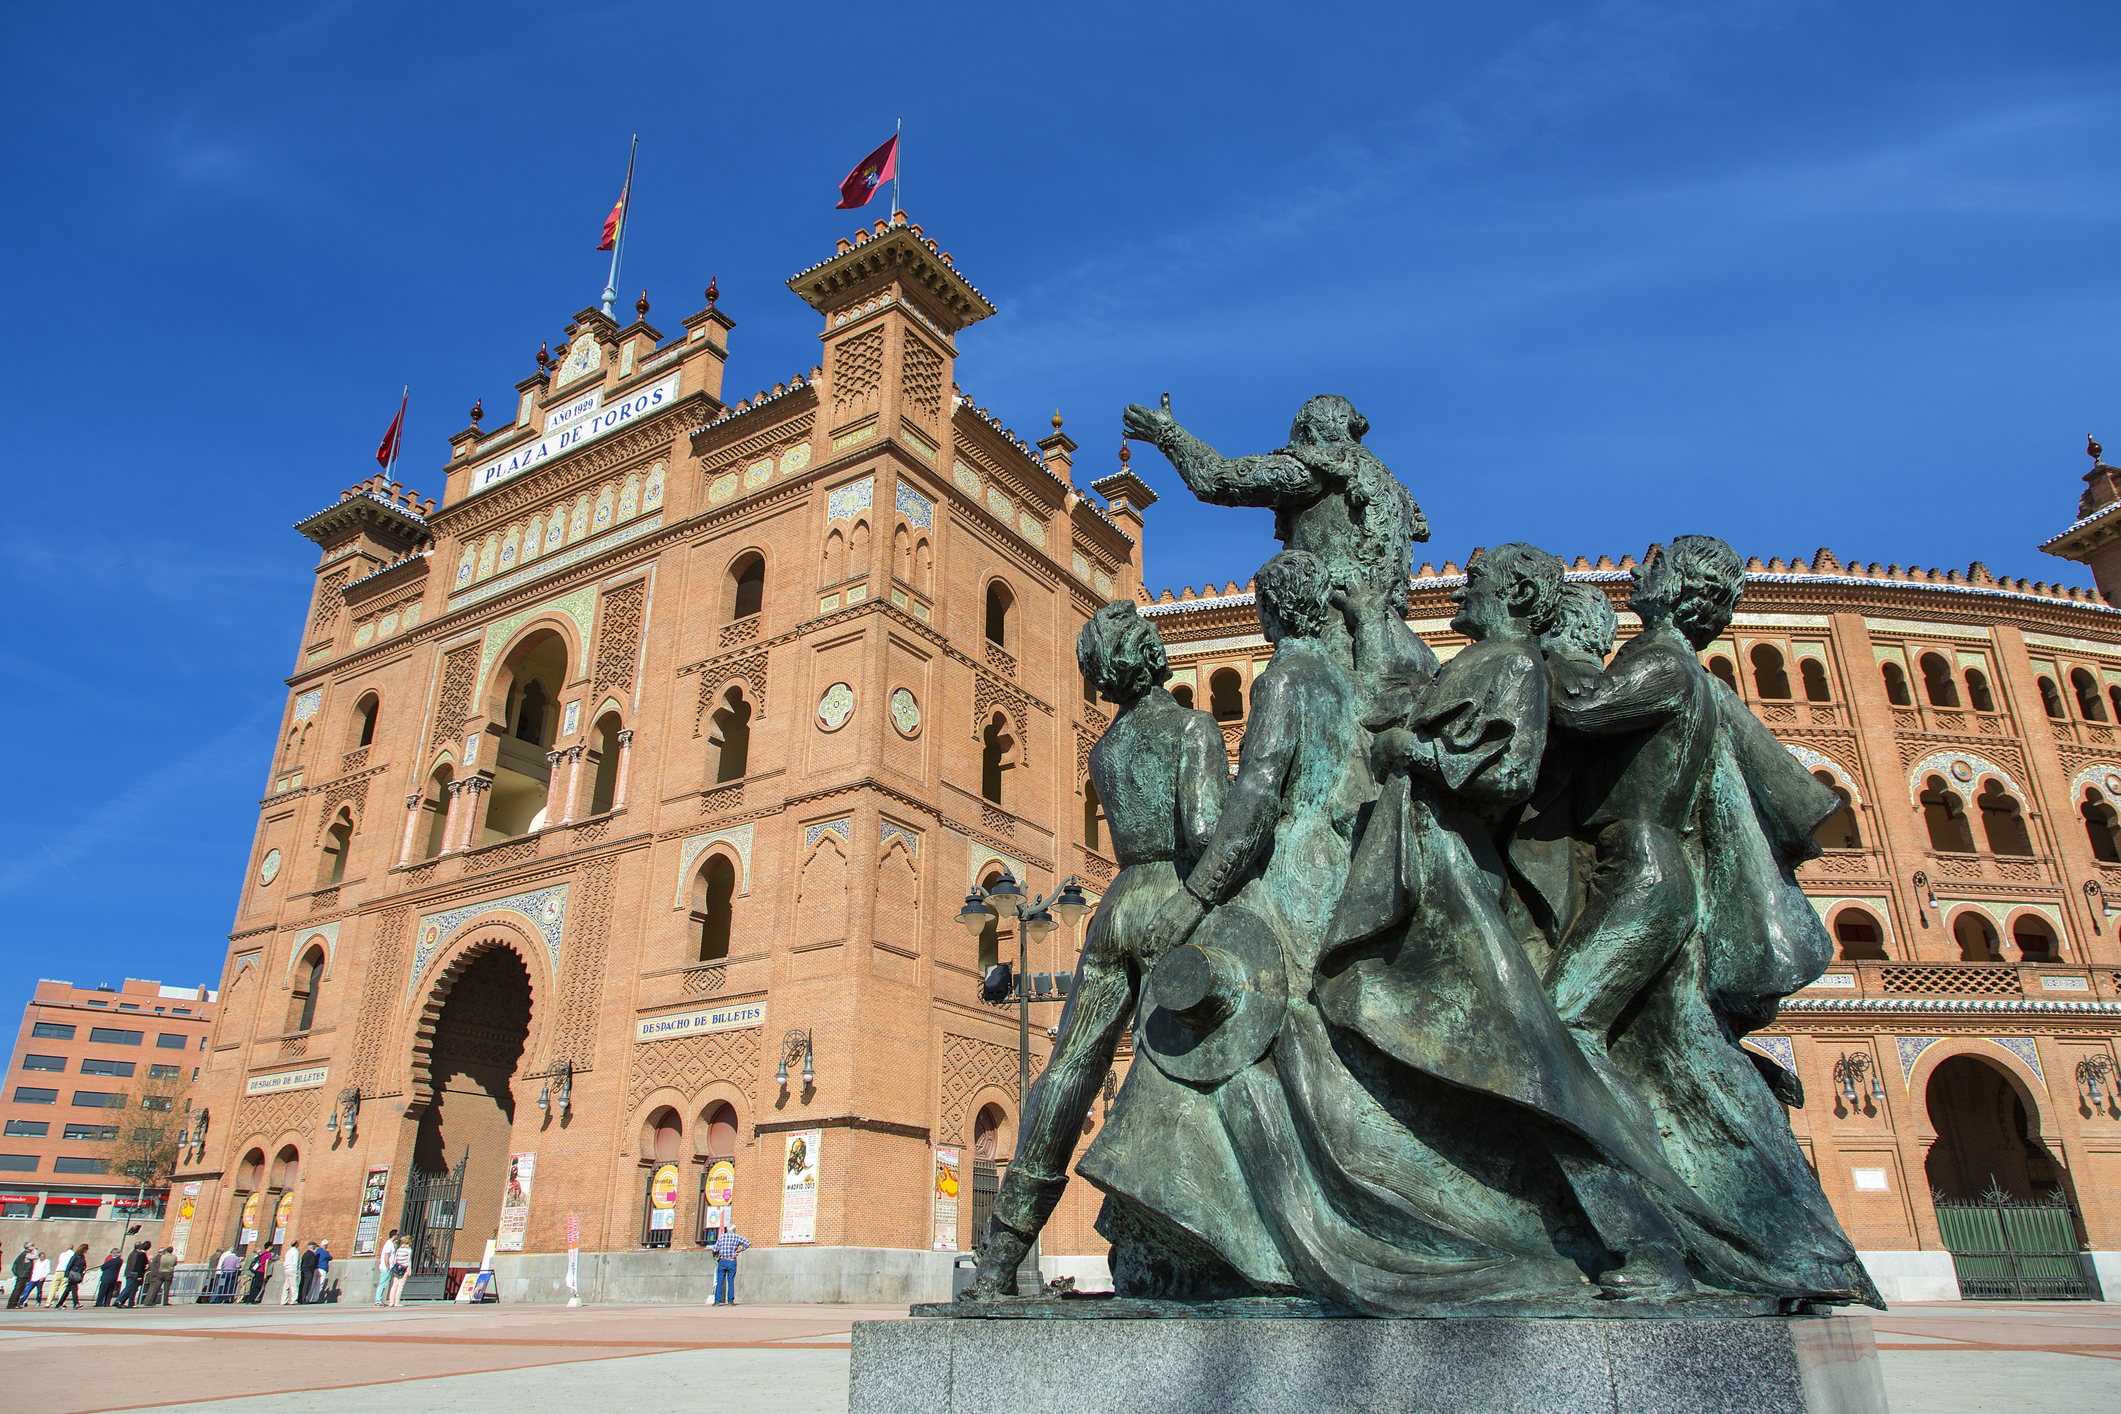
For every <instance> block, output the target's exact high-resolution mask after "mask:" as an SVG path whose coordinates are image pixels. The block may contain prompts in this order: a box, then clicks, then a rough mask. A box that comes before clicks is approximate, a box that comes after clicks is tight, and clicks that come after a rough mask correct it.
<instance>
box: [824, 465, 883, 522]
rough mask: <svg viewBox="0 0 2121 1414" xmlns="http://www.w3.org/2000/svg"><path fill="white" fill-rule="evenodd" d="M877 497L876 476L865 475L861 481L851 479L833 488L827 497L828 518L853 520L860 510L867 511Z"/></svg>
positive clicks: (826, 509) (826, 511)
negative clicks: (843, 484)
mask: <svg viewBox="0 0 2121 1414" xmlns="http://www.w3.org/2000/svg"><path fill="white" fill-rule="evenodd" d="M875 499H876V478H875V477H873V476H865V477H863V478H862V479H861V480H860V481H850V482H848V483H847V484H846V485H845V486H839V487H835V488H833V492H832V495H831V496H829V497H828V498H826V501H825V515H826V519H827V520H852V519H854V517H855V516H856V514H858V513H859V512H862V511H866V510H868V509H869V507H870V505H871V504H872V503H873V502H874V501H875Z"/></svg>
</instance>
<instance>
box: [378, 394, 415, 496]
mask: <svg viewBox="0 0 2121 1414" xmlns="http://www.w3.org/2000/svg"><path fill="white" fill-rule="evenodd" d="M411 401H412V384H410V383H406V384H404V385H402V388H401V390H400V391H399V393H398V435H397V436H396V437H394V438H392V439H391V443H390V465H389V466H386V467H384V468H383V475H384V476H386V477H387V476H389V475H390V474H391V473H392V472H393V471H396V470H397V469H398V449H399V448H400V447H403V446H404V445H405V405H406V404H407V403H409V402H411Z"/></svg>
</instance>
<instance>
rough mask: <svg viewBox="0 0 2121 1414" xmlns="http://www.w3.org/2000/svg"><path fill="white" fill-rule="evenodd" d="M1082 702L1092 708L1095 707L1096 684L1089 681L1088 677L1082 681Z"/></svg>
mask: <svg viewBox="0 0 2121 1414" xmlns="http://www.w3.org/2000/svg"><path fill="white" fill-rule="evenodd" d="M1083 701H1085V702H1087V703H1089V704H1090V705H1091V706H1093V707H1094V706H1096V705H1097V684H1096V683H1094V682H1092V681H1090V679H1089V678H1088V677H1085V678H1084V679H1083Z"/></svg>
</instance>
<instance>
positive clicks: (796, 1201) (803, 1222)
mask: <svg viewBox="0 0 2121 1414" xmlns="http://www.w3.org/2000/svg"><path fill="white" fill-rule="evenodd" d="M824 1137H825V1134H824V1131H823V1130H821V1129H805V1130H802V1131H801V1132H799V1133H795V1134H791V1135H789V1136H788V1147H787V1150H786V1154H787V1159H786V1161H785V1162H784V1164H783V1165H782V1170H781V1241H783V1242H815V1241H817V1163H818V1149H819V1147H820V1145H821V1142H822V1141H823V1139H824Z"/></svg>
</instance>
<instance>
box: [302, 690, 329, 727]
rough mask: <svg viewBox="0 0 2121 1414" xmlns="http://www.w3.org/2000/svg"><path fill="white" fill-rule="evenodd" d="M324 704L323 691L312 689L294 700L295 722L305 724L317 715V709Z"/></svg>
mask: <svg viewBox="0 0 2121 1414" xmlns="http://www.w3.org/2000/svg"><path fill="white" fill-rule="evenodd" d="M323 703H324V689H323V688H321V687H313V688H311V689H310V690H309V691H307V692H305V693H303V694H302V695H301V696H300V697H297V698H296V699H295V720H296V721H298V722H306V721H308V720H309V719H310V718H311V717H314V716H316V715H317V708H318V707H320V706H322V705H323Z"/></svg>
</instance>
